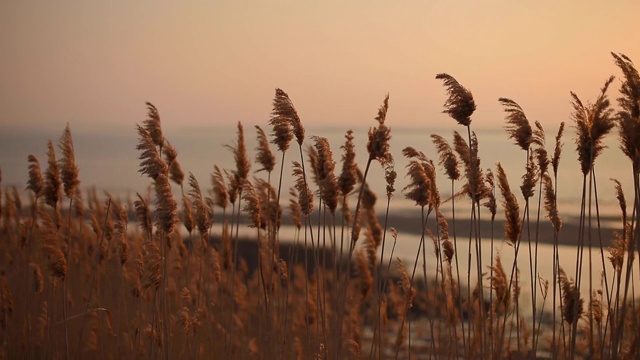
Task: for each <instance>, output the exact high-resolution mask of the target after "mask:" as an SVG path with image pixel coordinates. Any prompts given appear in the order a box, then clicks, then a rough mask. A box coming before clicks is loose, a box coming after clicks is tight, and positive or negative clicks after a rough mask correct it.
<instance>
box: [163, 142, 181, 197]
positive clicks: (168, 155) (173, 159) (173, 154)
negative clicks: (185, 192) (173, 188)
mask: <svg viewBox="0 0 640 360" xmlns="http://www.w3.org/2000/svg"><path fill="white" fill-rule="evenodd" d="M162 152H163V153H164V159H165V162H166V164H167V166H168V167H169V180H171V181H173V182H174V183H176V184H177V185H179V186H180V187H182V183H183V182H184V172H183V171H182V167H181V166H180V163H179V162H178V151H177V150H176V148H175V147H173V145H171V143H170V142H169V140H165V142H164V146H163V147H162Z"/></svg>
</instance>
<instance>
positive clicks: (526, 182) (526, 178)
mask: <svg viewBox="0 0 640 360" xmlns="http://www.w3.org/2000/svg"><path fill="white" fill-rule="evenodd" d="M525 169H526V170H525V173H524V175H522V185H520V190H522V196H523V197H524V198H525V199H528V198H530V197H532V196H533V193H534V188H535V186H536V183H537V182H538V169H537V167H536V163H535V161H533V153H531V154H529V161H527V165H526V167H525Z"/></svg>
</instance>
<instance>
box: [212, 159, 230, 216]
mask: <svg viewBox="0 0 640 360" xmlns="http://www.w3.org/2000/svg"><path fill="white" fill-rule="evenodd" d="M211 184H212V186H213V194H214V197H215V203H216V205H218V206H220V207H221V208H223V209H226V208H227V205H229V192H228V191H227V186H226V185H225V183H224V177H223V176H222V171H220V168H219V167H218V165H214V166H213V174H211Z"/></svg>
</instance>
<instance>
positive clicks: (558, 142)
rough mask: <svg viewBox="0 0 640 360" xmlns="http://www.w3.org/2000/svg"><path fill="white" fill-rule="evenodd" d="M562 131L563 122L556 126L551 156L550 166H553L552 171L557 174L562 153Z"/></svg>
mask: <svg viewBox="0 0 640 360" xmlns="http://www.w3.org/2000/svg"><path fill="white" fill-rule="evenodd" d="M563 133H564V122H561V123H560V127H559V128H558V134H557V135H556V146H555V148H554V150H553V157H552V158H551V166H552V167H553V173H554V174H558V166H559V165H560V155H561V154H562V134H563Z"/></svg>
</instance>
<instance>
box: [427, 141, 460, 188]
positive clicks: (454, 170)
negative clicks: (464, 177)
mask: <svg viewBox="0 0 640 360" xmlns="http://www.w3.org/2000/svg"><path fill="white" fill-rule="evenodd" d="M431 139H432V140H433V143H434V144H435V145H436V149H437V150H438V155H439V156H440V161H439V164H440V166H442V168H443V169H444V171H445V172H446V174H447V177H448V178H449V179H450V180H458V179H459V178H460V170H459V162H458V157H457V156H456V154H454V152H453V149H452V148H451V146H450V145H449V143H448V142H447V140H445V139H444V138H443V137H442V136H440V135H436V134H431Z"/></svg>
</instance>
